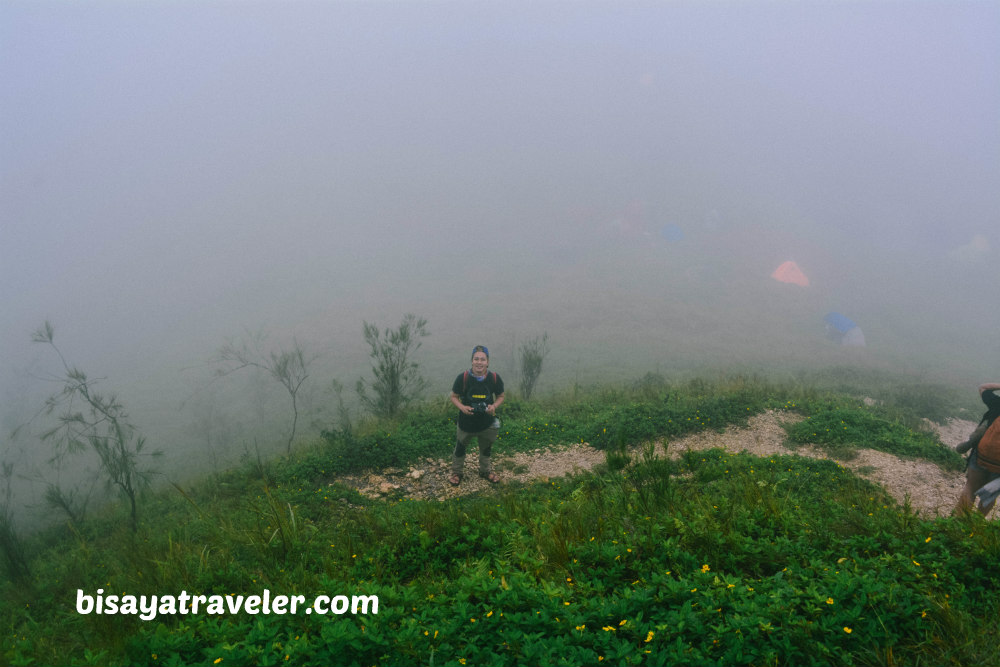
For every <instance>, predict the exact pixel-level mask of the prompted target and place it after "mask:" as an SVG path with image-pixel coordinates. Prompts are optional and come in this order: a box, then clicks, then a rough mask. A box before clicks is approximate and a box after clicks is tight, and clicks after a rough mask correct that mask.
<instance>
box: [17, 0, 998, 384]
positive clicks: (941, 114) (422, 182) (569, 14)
mask: <svg viewBox="0 0 1000 667" xmlns="http://www.w3.org/2000/svg"><path fill="white" fill-rule="evenodd" d="M0 81H2V85H0V96H2V97H0V110H2V122H0V133H2V134H0V285H2V287H0V290H2V297H3V298H2V302H3V308H2V309H0V341H2V346H3V350H4V357H5V360H4V362H3V364H4V365H3V367H2V368H0V371H2V372H3V373H4V374H7V373H10V372H12V371H13V370H14V369H16V368H17V367H18V364H20V363H23V362H22V361H21V359H23V358H24V357H26V356H27V355H29V354H30V352H29V351H28V348H29V347H30V344H29V343H28V338H29V334H30V331H31V330H32V329H34V328H35V327H36V326H38V324H40V323H41V321H42V320H44V319H45V318H51V319H52V321H53V322H54V324H55V325H56V327H57V335H62V336H64V338H62V339H61V340H63V341H66V342H69V341H72V342H73V352H74V355H73V356H74V358H76V359H81V360H82V361H81V363H84V365H86V362H88V361H90V360H92V359H93V360H95V361H97V362H102V361H103V360H105V359H106V358H108V357H114V356H115V355H122V354H125V355H132V356H135V357H136V358H143V357H144V356H146V357H151V358H152V361H150V362H149V363H153V364H158V363H162V364H166V363H167V361H166V357H164V358H163V359H158V358H157V357H156V355H157V354H158V353H160V348H162V347H164V346H166V345H168V344H170V343H168V341H170V342H177V343H176V344H177V345H178V346H181V347H183V346H187V347H185V348H184V349H185V354H190V351H191V350H194V349H204V350H205V354H206V356H207V355H208V354H210V353H211V351H212V348H213V346H217V345H218V344H219V342H220V337H221V336H223V335H234V334H238V333H239V332H240V331H241V330H242V328H243V327H250V328H257V327H260V326H263V327H267V328H271V329H274V328H277V327H284V328H285V330H286V331H292V332H295V331H298V332H301V331H302V328H303V327H305V328H308V324H309V323H310V322H313V321H315V320H314V318H315V314H316V313H317V312H319V311H324V310H325V309H332V308H336V309H337V312H336V313H335V314H332V315H331V316H330V318H328V320H327V321H328V322H329V323H330V324H329V326H331V327H334V326H342V327H343V329H344V330H345V331H351V332H352V335H354V337H355V338H360V322H361V320H362V318H368V317H374V316H375V315H382V314H384V313H397V312H398V313H400V314H401V313H402V312H405V311H407V310H417V312H428V311H433V312H435V313H438V314H439V313H444V312H447V303H449V302H451V301H454V300H455V299H457V298H459V297H461V296H462V295H465V294H468V293H470V292H475V291H476V290H479V289H481V288H482V286H484V285H497V284H499V285H500V286H501V287H500V288H496V289H497V290H498V291H502V286H503V285H504V284H511V285H519V286H522V285H524V284H526V283H528V282H530V278H531V276H532V275H533V273H532V271H533V269H534V268H535V265H533V264H532V263H531V262H532V261H535V260H536V259H537V261H539V262H540V264H545V263H547V262H549V261H550V258H547V257H546V256H545V255H544V253H542V254H540V255H537V256H536V255H531V256H528V257H526V258H525V257H520V256H519V253H520V251H521V250H522V249H523V248H524V245H525V243H526V241H532V242H536V243H537V242H540V243H542V244H546V245H551V246H552V247H553V248H554V250H553V257H557V258H559V260H560V261H565V260H566V257H567V255H565V254H564V255H560V254H559V252H558V248H559V247H561V246H563V245H565V246H571V245H572V244H573V242H574V241H577V240H579V239H585V238H592V239H596V240H597V241H598V242H600V237H599V235H598V234H596V232H595V228H596V227H597V226H601V225H608V224H611V223H613V222H615V221H621V220H625V221H626V222H628V221H630V220H632V221H635V220H638V221H639V222H640V223H641V224H642V225H644V226H645V227H647V228H648V229H651V230H652V231H653V232H656V230H658V229H659V227H660V226H661V225H663V224H667V223H676V224H679V225H681V226H682V227H685V228H686V229H687V230H688V231H689V234H690V233H691V232H692V231H697V230H698V229H700V227H698V226H699V225H702V226H706V225H707V226H706V227H705V228H706V229H708V228H709V227H710V226H711V224H714V223H715V222H717V221H721V223H722V224H721V226H722V228H723V229H730V230H731V229H732V228H734V227H739V225H740V224H742V223H752V225H753V226H754V227H757V228H759V227H761V226H762V224H763V226H764V227H768V226H769V225H772V223H773V228H772V229H769V230H768V231H771V232H775V231H777V232H790V233H793V234H798V235H800V236H802V237H804V238H807V239H809V240H810V241H811V242H812V243H814V244H816V245H819V246H824V245H826V244H830V245H831V246H833V245H836V246H837V247H838V248H844V247H850V246H851V244H854V243H856V244H857V245H858V246H859V248H860V247H862V246H863V247H864V248H865V250H866V252H869V253H870V252H875V253H877V252H885V253H892V257H893V262H903V261H905V259H906V258H907V257H912V258H913V261H914V262H916V263H919V262H923V261H925V259H926V258H928V257H934V256H939V255H944V254H945V253H947V252H951V251H954V250H955V249H956V248H959V247H960V246H963V245H968V244H974V243H978V244H979V246H976V247H979V248H985V250H983V253H982V254H984V255H985V256H988V257H989V260H988V261H991V262H992V263H993V264H994V266H995V264H996V254H995V253H996V251H997V248H998V247H1000V236H998V232H997V229H998V228H1000V225H998V222H1000V187H998V185H1000V3H996V2H987V1H983V2H930V1H929V2H862V1H852V2H753V1H747V2H733V3H728V2H691V3H687V2H643V3H628V2H606V3H574V2H531V3H517V2H513V3H511V2H480V3H475V2H433V3H431V2H405V3H389V2H344V3H341V2H295V1H287V2H266V3H264V2H238V1H231V2H142V3H130V2H45V1H37V0H31V1H30V2H29V1H25V2H12V1H10V0H0ZM768 216H771V217H770V218H768ZM977 236H978V240H975V241H974V239H977ZM567 252H569V253H570V255H569V256H570V257H571V256H572V251H567ZM987 253H992V254H987ZM481 258H488V261H485V262H482V263H480V264H477V263H476V260H477V259H481ZM768 261H770V259H768ZM477 267H478V268H477ZM537 268H539V269H541V268H543V267H542V266H541V265H539V266H538V267H537ZM470 274H474V275H473V276H472V277H470ZM432 277H434V278H436V282H434V283H433V286H434V291H433V292H429V291H428V290H427V289H426V288H425V287H424V285H426V284H427V283H426V282H424V281H425V280H427V279H429V278H432ZM990 277H993V278H995V273H992V274H990ZM997 284H1000V283H993V285H992V286H990V285H988V284H987V285H982V287H983V292H981V293H979V294H977V295H971V296H970V295H968V294H965V295H964V298H969V299H970V301H977V300H978V301H981V300H983V299H986V300H988V297H987V296H984V295H991V296H992V297H995V295H996V290H995V287H996V285H997ZM991 290H992V291H991ZM508 296H509V299H508V300H506V301H505V300H502V299H501V300H498V301H497V308H501V307H505V306H509V305H510V304H511V303H514V302H517V301H518V299H519V298H520V297H521V296H523V295H519V294H517V293H513V294H510V295H508ZM947 299H948V297H946V300H947ZM994 300H995V299H994ZM383 302H384V303H385V304H388V305H386V306H385V307H381V306H380V305H379V304H380V303H383ZM350 304H356V307H355V309H354V310H347V309H346V308H347V306H348V305H350ZM435 304H443V305H441V306H440V307H439V308H436V306H435ZM408 305H414V306H415V307H414V308H410V307H408ZM435 308H436V310H435ZM961 314H962V315H965V314H966V312H965V311H963V312H962V313H961ZM969 314H970V316H971V314H972V313H971V312H970V313H969ZM595 316H596V317H600V313H596V314H595ZM387 317H389V320H388V321H385V323H386V324H389V323H391V322H392V321H396V320H397V315H395V314H393V315H389V316H387ZM441 317H442V316H441V315H440V314H439V315H438V319H437V320H436V321H432V327H431V328H432V330H434V331H435V332H439V333H443V331H447V330H448V329H449V328H450V327H452V326H457V324H458V323H460V322H461V320H462V314H461V313H454V315H453V318H454V319H452V320H450V321H449V320H442V319H441ZM335 323H338V324H335ZM539 324H540V326H539V327H538V329H539V330H541V328H542V327H543V326H544V324H545V323H544V322H541V323H539ZM551 333H552V335H553V337H554V338H558V332H551ZM317 337H320V334H317ZM180 341H187V342H186V343H181V342H180ZM465 342H468V341H463V343H462V344H463V345H464V344H465ZM444 344H446V345H450V344H451V341H446V342H445V343H444ZM136 372H138V371H136ZM143 372H146V371H145V370H144V371H143Z"/></svg>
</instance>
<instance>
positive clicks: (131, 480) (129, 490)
mask: <svg viewBox="0 0 1000 667" xmlns="http://www.w3.org/2000/svg"><path fill="white" fill-rule="evenodd" d="M31 339H32V341H33V342H35V343H43V344H46V345H48V346H50V347H51V348H52V349H53V350H55V352H56V354H57V355H58V356H59V360H60V361H61V362H62V365H63V370H64V375H63V376H62V377H60V378H59V381H60V382H62V383H63V388H62V391H60V392H59V393H57V394H53V395H52V396H50V397H49V398H48V399H46V401H45V409H44V411H45V414H51V413H52V412H54V411H56V410H59V411H60V414H59V416H58V418H57V419H58V421H57V425H56V426H54V427H52V428H51V429H50V430H48V431H46V432H45V433H43V434H42V436H41V437H42V440H43V441H53V442H55V443H56V448H57V455H58V453H59V451H62V452H66V453H68V452H73V451H81V450H86V449H88V448H89V449H90V450H91V451H93V452H94V453H95V454H97V458H98V461H99V463H100V470H101V474H102V475H103V476H104V478H105V482H106V484H107V486H108V487H109V488H115V489H117V490H118V492H119V493H120V494H121V495H122V496H123V497H124V498H125V499H126V500H127V501H128V503H129V517H130V521H131V528H132V532H136V531H137V530H138V529H139V520H138V510H137V498H138V495H139V492H140V491H141V490H142V489H143V488H144V487H146V486H148V485H149V480H150V479H151V477H152V475H153V471H152V470H149V469H144V468H141V467H140V459H141V457H142V455H143V449H144V448H145V446H146V439H145V438H143V437H142V436H141V435H139V433H138V432H137V431H136V428H135V426H134V425H133V424H132V423H131V422H130V421H129V417H128V413H126V412H125V407H124V406H123V405H122V404H121V402H120V401H119V400H118V397H117V396H115V395H114V394H108V395H104V394H100V393H98V392H97V391H96V390H95V387H96V385H97V381H96V380H91V379H90V378H88V377H87V374H86V373H84V372H83V371H81V370H80V369H78V368H75V367H72V366H70V365H69V364H68V363H67V362H66V359H65V357H63V355H62V352H60V351H59V348H58V347H56V344H55V342H54V330H53V329H52V325H51V324H49V323H48V322H45V324H43V325H42V326H41V327H39V328H38V330H37V331H35V332H34V334H32V338H31ZM160 454H161V452H159V451H156V452H152V453H151V455H152V456H159V455H160Z"/></svg>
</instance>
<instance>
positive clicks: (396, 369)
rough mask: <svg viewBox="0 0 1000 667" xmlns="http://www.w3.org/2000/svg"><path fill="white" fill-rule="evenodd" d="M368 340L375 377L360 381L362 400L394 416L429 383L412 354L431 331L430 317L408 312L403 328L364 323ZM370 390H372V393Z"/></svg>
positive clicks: (376, 411)
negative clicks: (387, 327)
mask: <svg viewBox="0 0 1000 667" xmlns="http://www.w3.org/2000/svg"><path fill="white" fill-rule="evenodd" d="M364 335H365V342H366V343H368V347H369V348H370V352H369V354H368V356H369V357H371V358H372V360H373V363H372V374H373V375H374V376H375V378H374V380H372V381H370V382H367V383H366V382H365V380H364V379H360V380H358V384H357V391H358V396H359V397H360V398H361V403H362V404H363V405H364V406H365V407H366V408H367V409H368V410H369V411H371V412H372V413H373V414H375V415H378V416H380V417H392V416H394V415H396V414H397V413H398V412H399V411H400V410H402V409H403V408H404V407H406V405H408V404H409V403H411V402H412V401H413V400H415V399H416V398H418V397H419V396H420V394H421V392H423V390H424V388H425V387H426V386H427V383H426V381H425V380H424V378H423V377H421V376H420V373H419V370H418V366H417V364H416V363H415V362H414V361H412V358H411V356H412V354H413V353H414V352H416V351H417V350H418V349H420V346H421V344H422V343H421V342H420V339H421V338H425V337H427V336H429V335H430V334H429V333H428V332H427V320H425V319H424V318H422V317H421V318H418V317H417V316H416V315H413V314H408V315H406V316H404V317H403V321H402V322H401V323H400V325H399V328H397V329H395V330H393V329H385V330H384V331H383V332H379V329H378V327H376V326H375V325H374V324H369V323H368V322H365V323H364ZM369 391H370V392H371V393H369Z"/></svg>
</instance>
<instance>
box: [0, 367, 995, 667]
mask: <svg viewBox="0 0 1000 667" xmlns="http://www.w3.org/2000/svg"><path fill="white" fill-rule="evenodd" d="M656 384H657V383H654V385H656ZM851 405H854V403H852V399H850V398H849V397H844V396H812V397H805V398H804V397H803V396H802V395H795V396H790V395H788V394H787V393H783V392H782V390H781V389H779V388H774V387H771V386H768V385H764V384H762V383H757V382H752V381H745V380H739V381H728V382H724V383H722V382H720V383H714V384H713V383H693V384H690V385H685V386H683V387H670V386H668V385H666V384H662V385H657V386H650V384H649V383H646V384H645V385H643V386H642V387H640V388H630V389H605V390H601V391H599V392H595V393H593V394H591V395H583V396H579V395H578V396H576V397H575V398H574V397H560V398H557V399H553V400H552V401H550V402H548V403H545V402H542V403H520V404H518V403H512V405H511V406H510V407H511V410H510V411H509V413H505V415H504V433H503V435H502V437H503V438H504V443H505V445H504V446H507V447H510V448H516V449H521V448H523V449H532V448H538V447H543V446H548V445H553V444H559V443H566V442H579V441H580V440H581V439H582V440H584V441H588V442H593V443H595V444H599V445H600V446H603V447H605V448H606V451H607V453H608V464H609V465H607V466H605V467H604V468H603V469H601V470H599V471H598V472H596V473H594V474H588V475H583V476H579V477H574V478H571V479H561V480H552V481H549V482H547V483H538V484H533V485H529V486H519V485H511V486H506V487H501V488H499V489H495V490H492V491H491V492H490V493H488V494H484V495H482V496H478V497H468V498H463V499H457V500H452V501H448V502H445V503H442V502H436V501H410V500H403V499H398V498H397V499H395V500H390V501H372V500H369V499H366V498H362V497H360V496H358V495H357V494H356V493H355V492H354V491H352V490H351V489H348V488H346V487H343V486H340V485H339V484H336V483H335V482H334V481H333V480H334V477H335V475H334V472H335V471H337V470H341V469H343V470H347V469H354V468H355V467H358V466H357V463H356V462H355V459H354V458H352V457H349V456H348V449H347V448H346V447H347V445H348V444H353V445H355V446H358V445H359V443H360V446H361V447H363V450H362V452H363V456H364V457H372V456H376V455H377V454H379V453H380V452H382V451H389V450H391V449H393V448H395V447H396V446H399V447H402V448H403V449H404V451H405V453H404V454H402V455H389V454H386V455H385V461H388V462H390V464H399V463H402V462H405V461H407V460H410V459H409V457H419V456H424V455H440V454H442V453H445V454H446V453H447V451H448V446H449V443H448V440H447V433H448V432H449V431H448V429H453V428H454V426H453V424H450V423H449V421H448V420H449V415H448V414H447V412H446V411H445V410H444V409H443V408H440V407H438V406H433V405H427V406H421V407H419V408H418V409H416V410H413V411H411V412H410V413H407V414H406V415H404V416H403V417H401V418H398V419H395V420H392V421H374V422H371V423H368V424H363V425H359V427H358V428H357V429H354V431H353V432H352V433H351V434H345V433H343V432H341V433H332V434H329V435H328V436H327V437H325V438H324V441H323V442H322V443H319V444H318V445H317V446H316V447H315V448H313V449H312V450H310V451H303V452H301V453H298V454H296V455H295V456H294V457H291V458H288V459H280V460H275V461H270V462H267V463H266V465H265V466H264V467H263V468H262V467H260V466H247V467H245V468H242V469H236V470H232V471H229V472H228V473H226V474H224V475H221V476H219V477H217V478H214V479H211V480H203V481H202V482H199V483H191V484H178V485H177V487H176V488H172V489H171V490H169V491H165V492H162V493H160V494H157V495H155V496H153V497H151V498H150V499H149V501H148V511H147V512H145V513H144V518H143V521H142V522H141V524H140V528H139V531H138V532H137V533H135V534H133V533H132V532H131V531H130V530H129V529H128V527H127V525H125V523H123V521H122V518H123V516H124V510H123V509H122V508H120V507H114V506H112V507H109V508H108V509H107V510H106V511H105V512H104V513H103V514H101V515H100V516H97V517H96V518H94V519H93V520H92V521H90V522H89V523H87V524H85V525H84V526H82V527H79V528H74V529H73V530H72V531H67V529H65V528H63V527H54V528H52V529H50V530H49V531H47V532H44V533H41V534H39V535H37V536H35V537H34V538H32V540H30V543H29V546H28V548H29V552H30V553H29V555H30V558H31V572H32V576H31V578H30V579H29V580H28V581H27V582H24V581H22V582H21V583H13V582H11V581H5V582H4V583H3V588H2V590H0V593H2V602H0V608H2V609H3V615H2V617H3V618H4V619H5V620H4V628H3V629H4V633H3V640H2V644H0V647H2V658H0V661H2V663H3V664H101V665H119V664H134V665H198V664H204V665H227V664H235V665H245V664H260V665H271V664H342V665H373V664H388V665H393V664H433V665H462V664H468V665H473V664H500V665H503V664H509V665H515V664H605V663H607V664H691V665H695V664H697V665H704V664H719V665H722V664H748V665H758V664H776V663H777V664H837V665H840V664H858V665H869V664H956V665H958V664H996V663H997V661H998V660H1000V650H998V646H1000V643H998V642H997V641H996V640H997V636H996V631H995V629H993V626H992V625H991V624H990V623H989V622H987V619H991V618H994V617H995V615H996V614H997V612H1000V596H998V595H997V593H996V591H997V590H998V587H1000V575H998V573H997V571H996V569H995V564H996V562H997V561H998V556H1000V531H998V529H997V527H996V525H995V524H993V523H990V522H986V521H983V520H982V519H981V518H979V517H978V515H977V516H970V517H967V518H962V519H949V518H942V519H936V520H927V519H922V518H918V517H915V516H914V515H913V514H912V512H910V511H909V510H908V508H906V507H900V506H898V505H897V504H896V503H895V502H894V501H893V500H892V498H890V497H889V496H887V495H886V494H885V493H884V492H883V491H882V490H881V489H880V488H879V487H877V486H875V485H873V484H871V483H869V482H867V481H865V480H863V479H860V478H858V477H856V476H855V475H853V474H852V473H851V472H849V471H848V470H846V469H844V468H842V467H841V466H839V465H838V464H837V463H836V462H834V461H829V460H814V459H807V458H802V457H798V456H795V455H794V454H791V453H790V454H789V455H787V456H774V457H768V458H758V457H752V456H748V455H734V454H731V453H728V452H725V451H723V450H711V451H708V452H697V453H695V452H688V453H686V454H685V455H684V456H683V457H682V458H680V459H679V460H668V459H661V458H657V457H655V456H654V455H653V448H652V447H650V446H649V443H650V442H651V441H653V440H659V439H664V438H665V439H666V441H667V443H668V446H669V440H670V438H671V437H675V436H677V435H682V434H685V433H690V432H694V431H697V430H700V429H704V428H722V427H723V426H725V425H726V424H730V423H742V422H745V421H746V419H747V417H748V416H750V415H753V414H756V413H757V412H759V411H761V410H764V409H778V410H789V411H801V412H802V413H803V414H805V415H807V416H808V417H810V419H814V418H816V417H817V416H819V415H828V413H835V412H836V410H838V409H839V410H847V408H843V407H841V408H835V407H833V406H851ZM505 407H506V406H505ZM866 409H868V408H867V407H865V406H862V405H858V406H855V407H851V408H850V410H851V411H854V412H856V413H857V414H853V413H850V414H849V411H848V412H839V413H836V414H835V415H834V416H837V415H839V416H840V417H843V418H845V419H844V421H845V422H847V421H849V420H850V424H851V425H852V426H851V428H853V429H857V430H859V431H864V429H865V428H875V427H877V426H879V425H880V424H883V422H884V423H892V422H890V421H888V420H887V419H886V417H885V415H883V414H878V413H876V412H874V411H873V412H872V413H871V415H872V416H873V418H874V421H871V422H867V421H864V419H863V418H862V417H860V416H858V414H864V411H865V410H866ZM848 418H849V419H848ZM830 419H832V417H830ZM808 421H809V420H807V422H808ZM807 422H802V423H807ZM812 423H813V425H815V424H816V423H818V422H815V421H814V422H812ZM824 423H826V422H824ZM837 424H839V422H837ZM899 429H903V430H898V431H897V430H896V428H895V427H892V428H888V427H887V432H888V436H885V437H886V438H888V439H889V440H892V441H897V440H906V437H907V436H906V433H907V431H906V430H905V427H904V426H899ZM841 430H843V429H841ZM848 430H850V429H848ZM442 431H444V432H445V437H443V438H442ZM910 433H911V436H908V437H911V438H913V439H915V440H918V441H920V442H921V443H922V444H926V443H924V442H923V440H921V438H920V437H918V436H920V435H921V434H919V433H912V432H910ZM921 437H922V436H921ZM348 438H353V439H354V441H353V443H348V442H347V439H348ZM442 440H443V442H442ZM845 446H846V445H845ZM937 446H938V448H939V449H944V448H943V446H941V445H940V444H938V445H937ZM921 451H923V450H921ZM921 451H915V452H913V453H912V455H914V456H919V457H924V458H932V459H933V451H934V450H933V449H929V450H927V452H924V453H921ZM928 452H931V453H930V454H928ZM394 456H397V457H398V458H393V457H394ZM345 461H346V463H345ZM382 462H383V461H382V460H378V461H377V463H379V464H381V463H382ZM77 589H81V590H83V591H84V592H85V593H88V594H90V595H94V594H95V593H96V591H97V590H98V589H102V590H103V591H104V592H105V593H107V594H112V593H114V594H117V595H122V594H126V593H127V594H133V595H141V594H146V595H154V594H164V593H171V594H176V593H178V592H179V591H182V590H185V591H189V592H198V593H205V594H213V593H214V594H220V595H249V594H259V593H260V592H261V591H263V590H264V589H268V590H270V591H271V592H272V593H273V594H278V593H280V594H285V595H292V594H303V595H305V596H306V597H307V598H309V599H311V598H312V597H314V596H315V595H317V594H320V593H325V594H328V595H331V596H333V595H347V596H350V595H369V596H371V595H376V596H378V598H379V612H378V614H358V615H352V614H342V615H333V614H328V615H320V614H302V613H299V614H294V615H293V614H284V615H277V614H270V615H264V614H256V615H253V614H246V613H240V614H228V613H226V614H210V613H200V614H197V615H191V614H189V615H182V614H173V615H171V614H164V615H161V616H157V617H156V618H155V619H151V620H147V621H144V620H141V619H140V618H138V617H137V616H134V615H132V616H123V615H114V614H103V615H98V614H95V613H91V614H87V615H83V614H78V613H77V612H76V610H75V608H74V602H75V596H76V591H77Z"/></svg>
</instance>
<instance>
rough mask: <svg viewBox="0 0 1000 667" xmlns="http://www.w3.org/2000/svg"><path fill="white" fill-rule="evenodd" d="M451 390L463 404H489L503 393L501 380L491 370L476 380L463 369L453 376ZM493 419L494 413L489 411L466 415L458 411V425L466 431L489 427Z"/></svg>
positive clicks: (470, 431)
mask: <svg viewBox="0 0 1000 667" xmlns="http://www.w3.org/2000/svg"><path fill="white" fill-rule="evenodd" d="M451 390H452V392H454V393H455V394H457V395H458V397H459V398H460V399H461V401H462V404H463V405H472V404H474V403H478V402H483V403H486V404H487V405H489V404H491V403H493V401H494V400H496V397H497V396H499V395H500V394H502V393H503V380H502V379H500V376H499V375H497V374H496V373H492V372H487V373H486V377H485V378H483V379H482V380H477V379H476V376H475V375H473V374H472V373H471V372H469V371H465V372H464V373H459V374H458V377H457V378H455V382H454V383H452V385H451ZM493 419H494V415H491V414H489V413H486V414H481V415H467V414H465V413H462V412H460V413H458V427H459V428H460V429H462V430H463V431H465V432H466V433H476V432H478V431H482V430H483V429H486V428H489V427H490V425H491V424H493Z"/></svg>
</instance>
